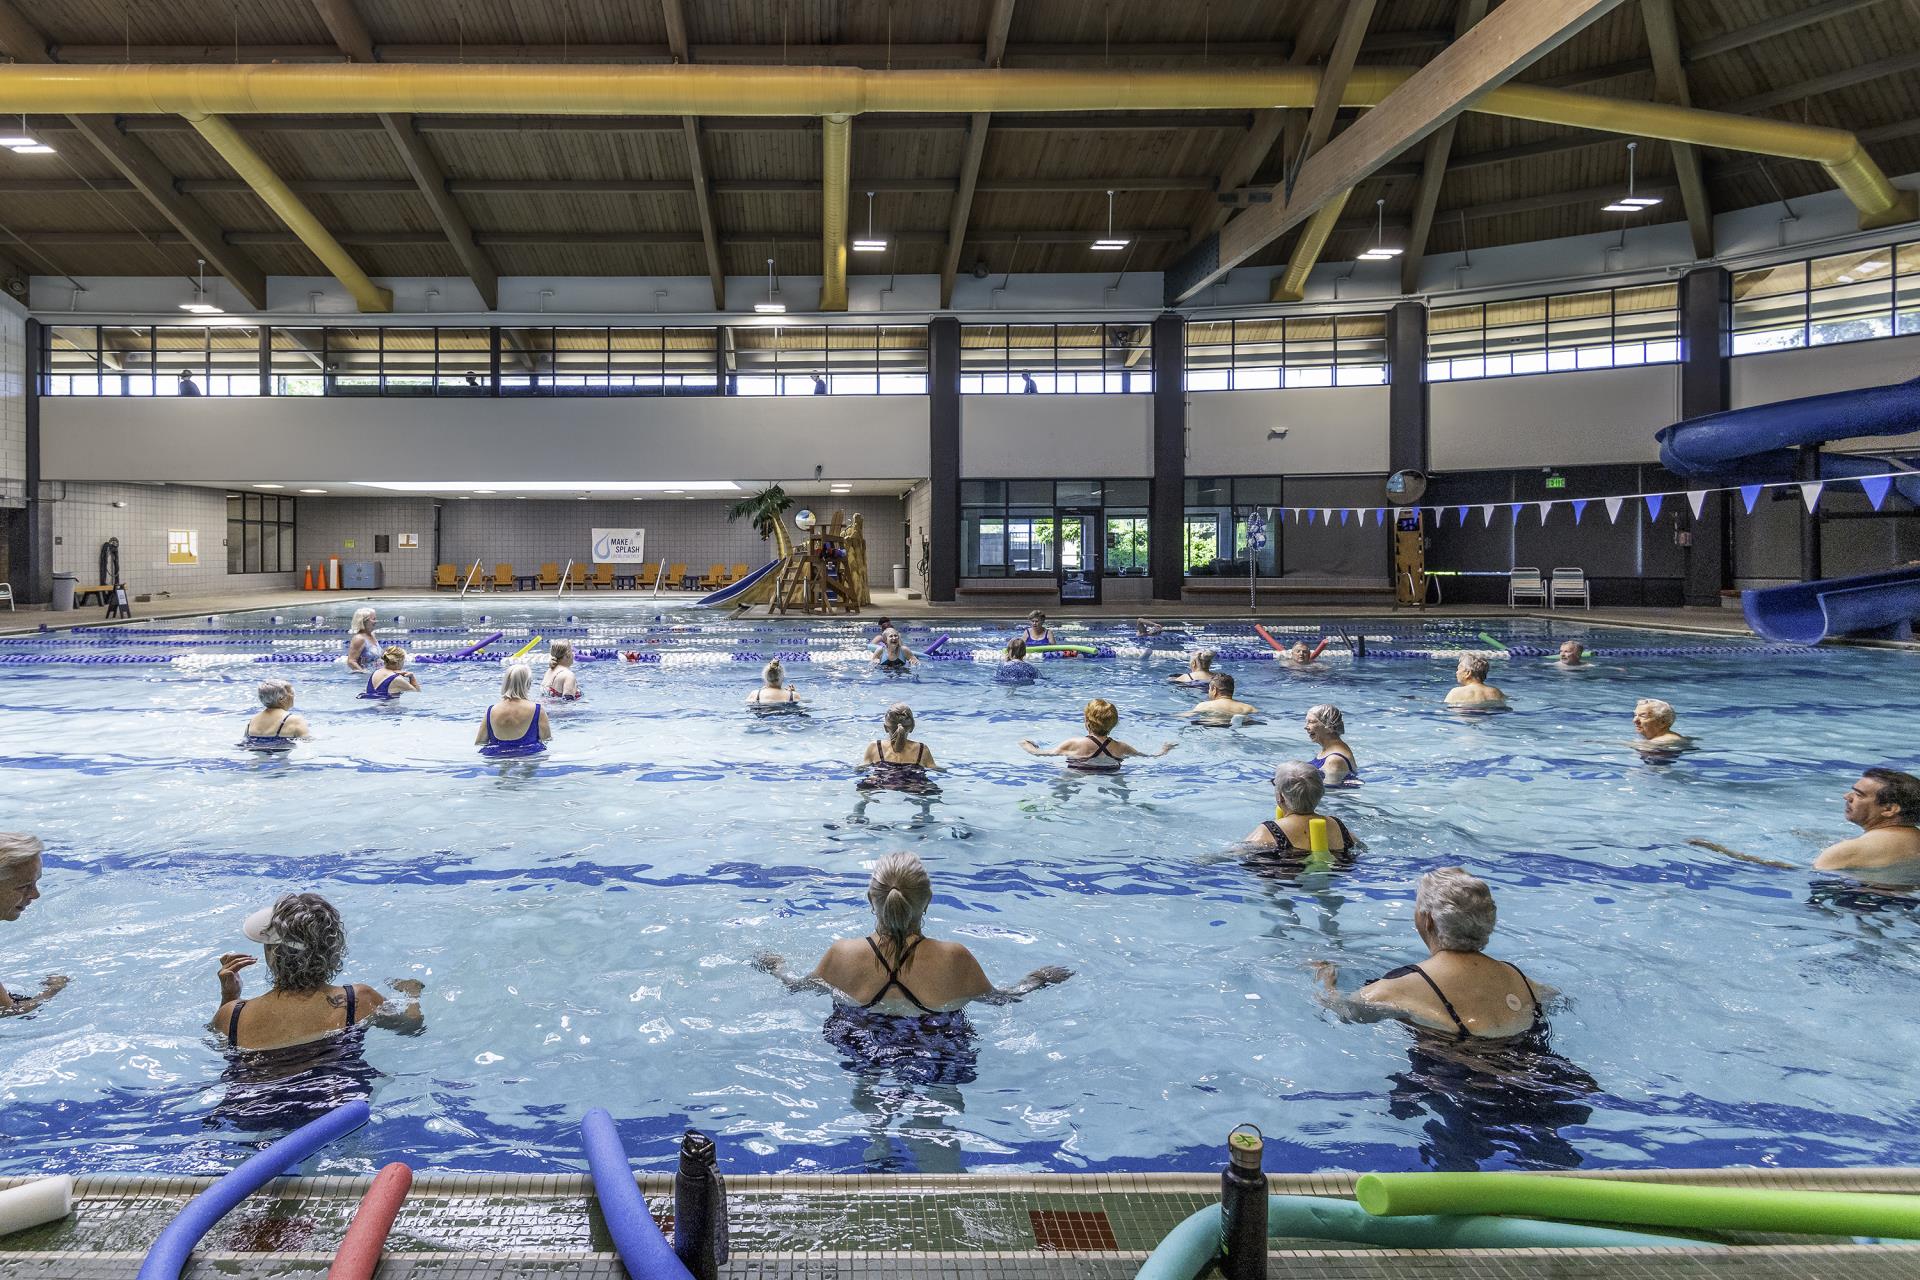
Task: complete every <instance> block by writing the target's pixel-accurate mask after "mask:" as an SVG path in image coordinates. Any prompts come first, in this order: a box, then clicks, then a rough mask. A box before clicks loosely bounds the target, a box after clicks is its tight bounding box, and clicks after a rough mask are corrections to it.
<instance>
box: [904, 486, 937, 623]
mask: <svg viewBox="0 0 1920 1280" xmlns="http://www.w3.org/2000/svg"><path fill="white" fill-rule="evenodd" d="M906 507H907V525H908V526H909V528H908V542H907V558H906V560H904V561H903V562H902V563H904V564H905V565H906V566H907V585H908V586H909V587H910V588H911V589H912V590H914V591H918V592H919V593H920V594H921V595H923V596H924V595H926V593H927V583H926V575H925V574H923V573H922V572H921V571H920V544H921V541H922V540H923V539H925V540H927V541H928V542H931V540H932V538H933V486H932V485H931V484H929V483H928V482H927V481H925V480H922V481H921V482H920V483H919V484H916V485H914V486H913V488H912V489H910V490H908V492H907V497H906Z"/></svg>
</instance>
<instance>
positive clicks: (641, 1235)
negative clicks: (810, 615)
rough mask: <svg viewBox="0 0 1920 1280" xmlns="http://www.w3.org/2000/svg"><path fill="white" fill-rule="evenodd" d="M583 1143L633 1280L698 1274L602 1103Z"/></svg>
mask: <svg viewBox="0 0 1920 1280" xmlns="http://www.w3.org/2000/svg"><path fill="white" fill-rule="evenodd" d="M776 563H777V562H776ZM735 585H736V586H737V585H739V584H737V583H736V584H735ZM580 1143H581V1145H582V1146H584V1147H585V1148H586V1149H587V1168H588V1170H589V1171H590V1172H591V1173H592V1174H593V1194H594V1196H595V1197H596V1198H597V1199H598V1200H599V1201H600V1213H601V1216H602V1217H604V1218H605V1219H606V1220H607V1234H608V1235H611V1236H612V1237H613V1247H614V1249H615V1250H617V1251H618V1252H619V1254H620V1261H621V1262H622V1263H624V1264H625V1265H626V1268H627V1274H628V1275H629V1276H631V1277H632V1280H693V1273H692V1272H691V1271H688V1270H687V1264H686V1263H684V1262H682V1261H680V1258H679V1256H678V1255H677V1254H675V1253H674V1251H673V1246H672V1245H669V1244H668V1243H667V1238H666V1237H665V1236H663V1235H661V1234H660V1226H659V1224H658V1223H656V1222H655V1221H654V1220H653V1215H652V1214H651V1213H649V1212H648V1211H647V1200H646V1197H645V1196H643V1195H641V1194H640V1188H639V1186H638V1185H637V1184H636V1183H635V1182H634V1180H633V1168H632V1166H630V1165H629V1164H628V1163H627V1152H626V1148H625V1147H622V1146H621V1145H620V1135H619V1134H618V1133H616V1132H615V1131H614V1128H613V1117H612V1116H610V1115H608V1114H607V1113H606V1111H605V1110H604V1109H603V1108H600V1107H595V1108H594V1109H593V1110H591V1111H589V1112H587V1114H586V1116H585V1117H584V1118H582V1120H581V1121H580ZM140 1280H146V1277H145V1276H144V1275H143V1276H141V1278H140Z"/></svg>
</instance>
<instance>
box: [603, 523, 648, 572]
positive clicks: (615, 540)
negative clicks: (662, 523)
mask: <svg viewBox="0 0 1920 1280" xmlns="http://www.w3.org/2000/svg"><path fill="white" fill-rule="evenodd" d="M591 558H592V559H593V561H594V562H595V563H596V564H632V563H634V562H636V561H640V560H645V559H646V558H647V531H646V530H645V529H595V530H594V531H593V554H592V557H591Z"/></svg>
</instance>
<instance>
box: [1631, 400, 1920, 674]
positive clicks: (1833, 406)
mask: <svg viewBox="0 0 1920 1280" xmlns="http://www.w3.org/2000/svg"><path fill="white" fill-rule="evenodd" d="M1915 432H1920V378H1913V379H1910V380H1908V381H1906V382H1896V383H1894V384H1893V385H1891V386H1885V387H1862V388H1859V389H1858V390H1854V391H1835V392H1832V393H1830V394H1828V395H1822V396H1806V397H1803V398H1801V399H1798V400H1782V401H1779V402H1777V403H1775V404H1761V405H1753V406H1750V407H1749V408H1745V409H1729V410H1727V411H1726V412H1725V413H1710V414H1706V415H1703V416H1702V417H1698V418H1688V419H1687V420H1686V421H1684V422H1676V423H1674V424H1673V425H1672V426H1670V427H1663V428H1661V430H1660V431H1659V432H1658V439H1659V441H1660V463H1661V465H1662V466H1664V467H1666V468H1667V470H1669V471H1671V472H1673V473H1674V474H1675V475H1679V476H1688V477H1692V476H1711V477H1713V478H1715V479H1716V480H1719V481H1721V482H1723V483H1724V482H1726V481H1733V482H1735V483H1745V484H1781V483H1785V482H1789V481H1793V480H1798V479H1803V478H1805V477H1804V475H1803V473H1802V472H1801V471H1800V469H1799V467H1800V453H1799V450H1801V449H1802V448H1805V447H1807V446H1809V445H1811V446H1815V447H1818V446H1819V445H1822V444H1826V443H1827V442H1829V441H1833V440H1857V439H1861V438H1864V437H1870V436H1899V435H1910V434H1913V433H1915ZM1917 467H1920V457H1884V456H1882V457H1872V456H1861V455H1856V454H1822V455H1820V478H1821V479H1823V480H1846V479H1855V478H1858V477H1861V476H1875V475H1886V474H1887V473H1888V472H1899V471H1906V472H1909V473H1910V474H1907V475H1902V476H1899V477H1898V478H1896V479H1895V480H1894V482H1893V484H1894V488H1895V489H1896V490H1897V491H1898V492H1899V494H1900V496H1901V497H1903V498H1905V499H1906V500H1907V501H1908V502H1911V503H1913V504H1914V505H1916V506H1920V471H1916V470H1915V468H1917ZM1741 604H1742V606H1743V607H1744V609H1745V611H1746V615H1747V625H1748V626H1750V627H1752V628H1753V630H1754V631H1755V633H1756V634H1758V635H1760V636H1762V637H1764V638H1766V639H1768V640H1772V641H1776V642H1781V643H1787V644H1818V643H1820V642H1821V641H1822V640H1825V639H1826V638H1827V637H1829V636H1838V635H1863V636H1880V637H1896V636H1897V637H1906V636H1910V635H1911V634H1912V623H1913V619H1915V618H1920V568H1906V569H1894V570H1890V571H1888V572H1885V573H1867V574H1860V575H1858V576H1856V577H1850V578H1827V579H1824V580H1821V581H1818V582H1799V583H1794V584H1793V585H1791V586H1785V587H1768V588H1765V589H1763V590H1759V591H1747V592H1743V593H1742V596H1741Z"/></svg>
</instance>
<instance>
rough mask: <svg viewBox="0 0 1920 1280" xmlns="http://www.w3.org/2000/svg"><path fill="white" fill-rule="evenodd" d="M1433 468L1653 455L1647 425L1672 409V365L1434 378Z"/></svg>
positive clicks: (1675, 371) (1649, 458)
mask: <svg viewBox="0 0 1920 1280" xmlns="http://www.w3.org/2000/svg"><path fill="white" fill-rule="evenodd" d="M1431 406H1432V446H1431V457H1430V461H1431V463H1432V466H1433V469H1434V470H1436V471H1484V470H1491V469H1494V468H1500V467H1556V466H1557V467H1571V466H1579V465H1582V464H1586V463H1600V462H1656V461H1658V460H1659V457H1660V446H1659V444H1658V443H1657V442H1656V441H1655V440H1654V438H1653V436H1654V432H1656V431H1658V430H1659V429H1660V428H1661V427H1664V426H1667V425H1668V424H1669V423H1671V422H1673V421H1674V420H1675V419H1676V418H1678V417H1679V412H1680V366H1679V365H1671V364H1668V365H1645V366H1641V367H1637V368H1630V369H1588V370H1582V371H1577V372H1566V373H1540V374H1528V375H1525V376H1522V377H1517V378H1476V379H1471V380H1464V381H1460V382H1436V383H1434V384H1433V388H1432V399H1431Z"/></svg>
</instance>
